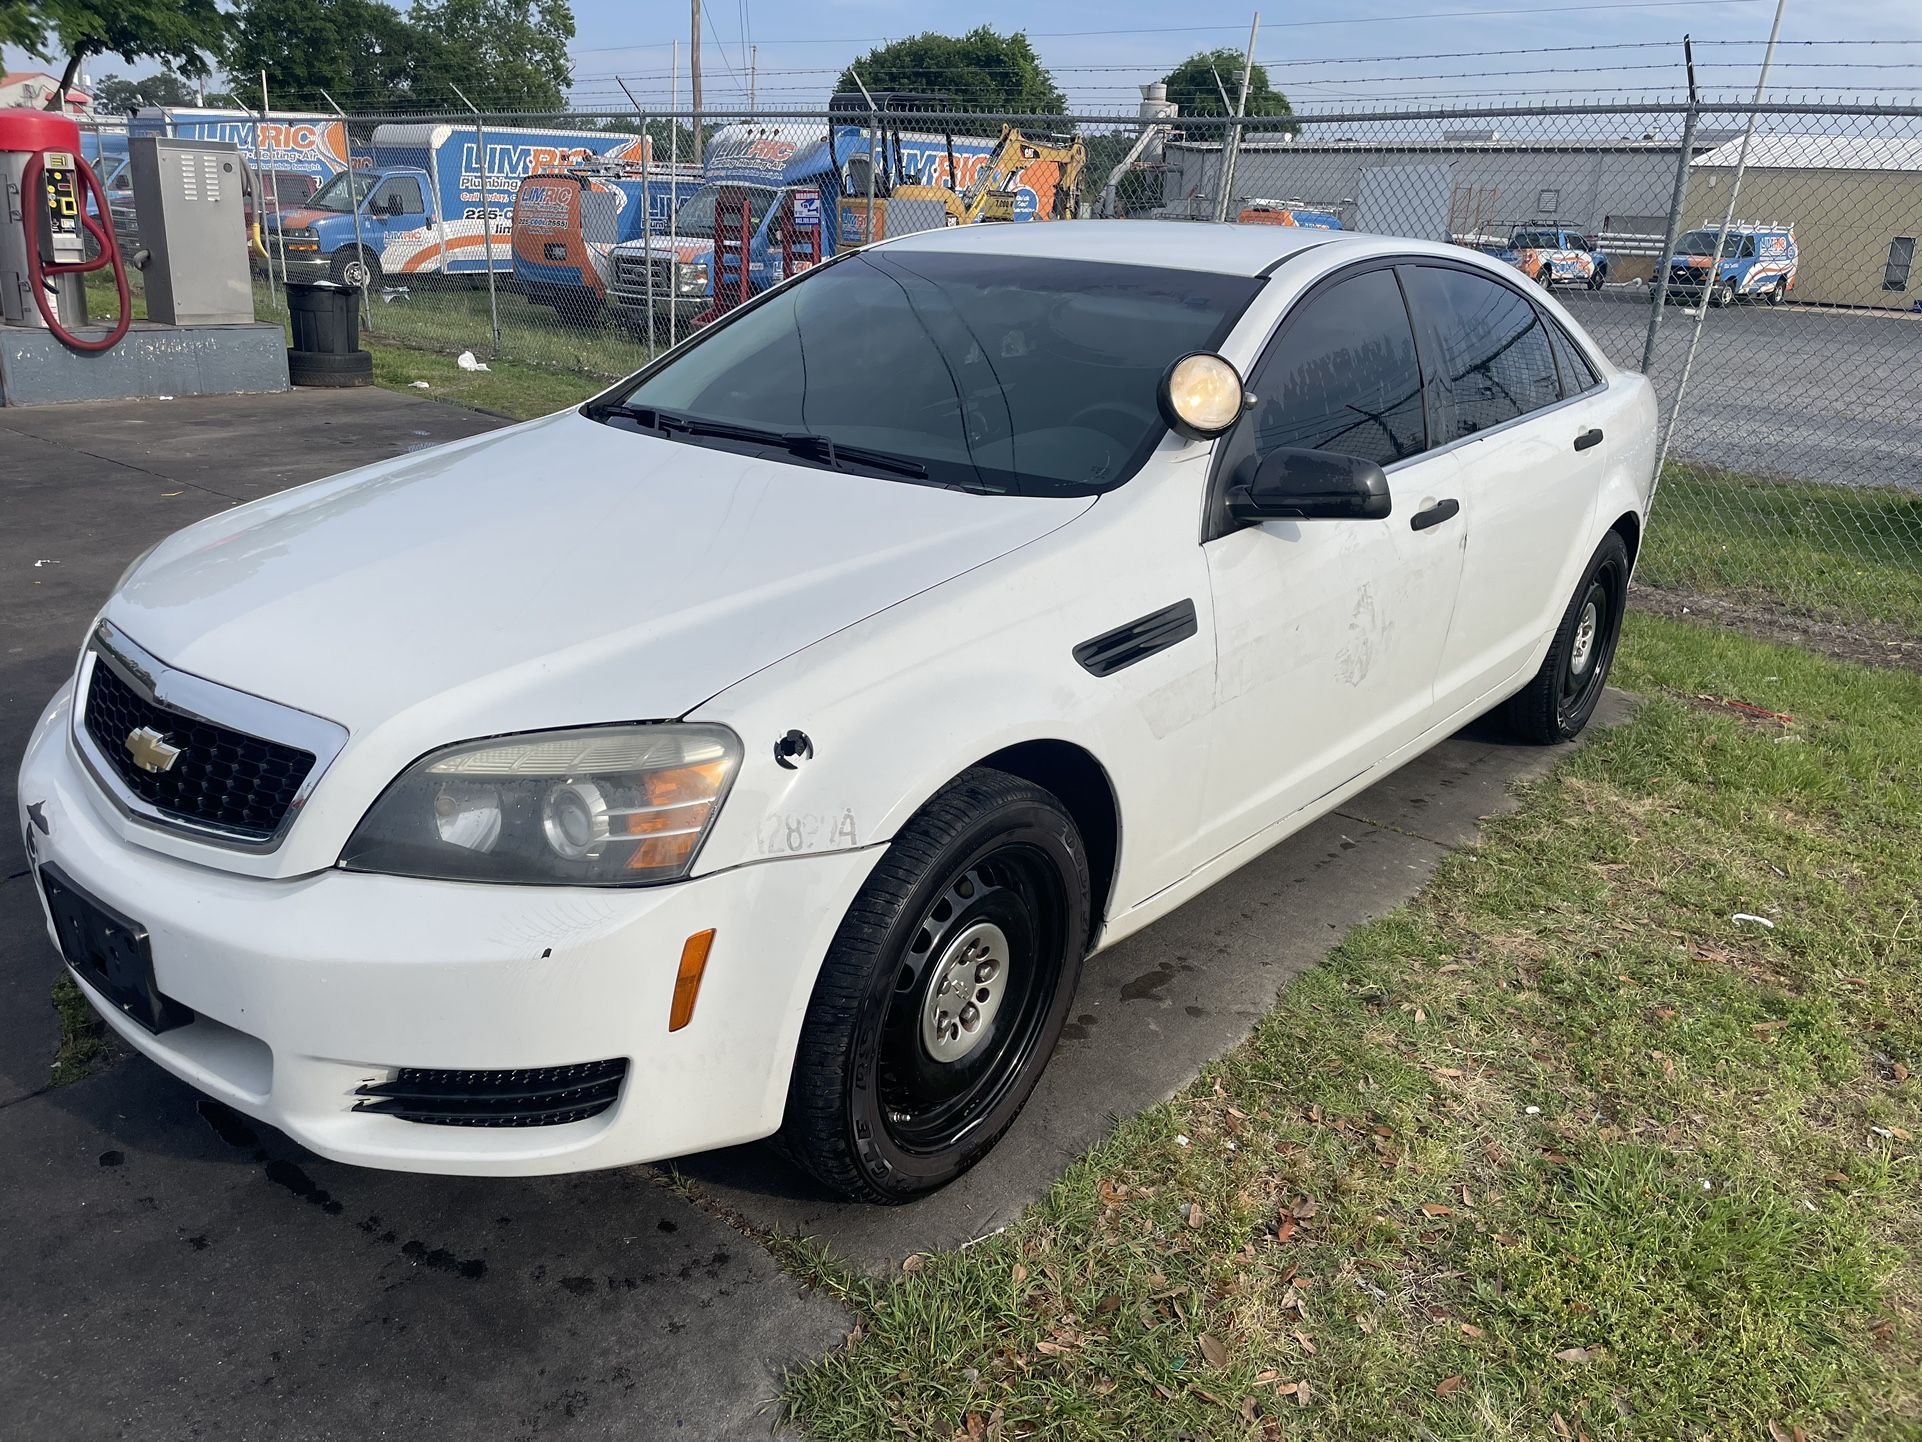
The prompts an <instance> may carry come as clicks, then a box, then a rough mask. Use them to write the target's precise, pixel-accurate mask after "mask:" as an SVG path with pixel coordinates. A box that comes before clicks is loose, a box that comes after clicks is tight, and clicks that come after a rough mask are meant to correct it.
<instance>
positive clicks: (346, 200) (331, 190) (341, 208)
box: [307, 170, 377, 215]
mask: <svg viewBox="0 0 1922 1442" xmlns="http://www.w3.org/2000/svg"><path fill="white" fill-rule="evenodd" d="M376 180H377V177H375V176H371V175H357V174H355V173H354V172H353V171H351V170H343V171H341V172H340V174H338V175H336V176H335V177H334V178H333V179H332V180H330V181H328V182H327V183H326V184H325V185H323V186H321V188H320V189H319V190H317V191H315V192H314V196H313V199H311V200H309V201H308V202H307V204H308V205H309V206H310V207H311V208H312V209H314V210H331V211H335V212H337V213H339V214H341V215H346V214H347V213H348V212H349V211H351V210H353V209H354V207H355V206H357V205H358V204H360V202H361V201H363V200H365V199H366V198H367V196H368V194H369V193H370V192H371V191H372V190H373V188H374V185H375V183H376Z"/></svg>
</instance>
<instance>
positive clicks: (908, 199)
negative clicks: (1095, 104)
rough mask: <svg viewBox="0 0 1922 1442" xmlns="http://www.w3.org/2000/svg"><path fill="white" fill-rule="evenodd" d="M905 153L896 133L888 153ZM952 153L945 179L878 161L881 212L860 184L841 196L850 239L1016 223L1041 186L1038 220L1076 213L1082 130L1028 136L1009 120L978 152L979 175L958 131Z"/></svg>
mask: <svg viewBox="0 0 1922 1442" xmlns="http://www.w3.org/2000/svg"><path fill="white" fill-rule="evenodd" d="M898 151H899V144H898V140H897V139H896V138H894V137H892V136H890V137H889V138H888V139H887V140H884V141H883V153H884V154H898ZM947 152H948V163H947V170H946V173H945V174H943V175H942V176H941V177H940V179H941V180H942V181H943V182H944V183H942V184H922V183H917V182H907V181H903V180H900V179H898V178H895V176H894V175H889V174H888V172H889V171H895V172H896V174H897V175H898V171H899V165H898V162H895V163H890V164H886V165H883V166H882V167H879V168H878V173H877V176H876V179H877V180H880V181H881V184H879V185H877V186H876V187H875V189H874V191H873V196H874V198H873V201H872V208H873V209H874V211H875V212H876V214H875V215H874V216H872V217H871V218H870V217H869V216H868V210H869V207H870V202H869V201H868V199H867V197H866V196H864V195H863V194H862V193H861V188H860V187H858V186H856V187H853V188H852V189H851V191H850V193H848V194H846V195H844V196H843V197H842V198H841V202H840V205H841V212H842V225H841V234H842V240H843V244H844V245H846V244H848V243H849V242H850V241H852V243H853V244H854V245H860V244H864V243H866V242H867V241H869V240H880V239H881V238H883V237H884V236H888V235H899V234H902V233H904V232H907V231H912V230H929V229H940V228H941V227H943V226H949V225H975V224H978V223H981V222H984V221H1011V220H1013V219H1015V212H1016V207H1017V204H1018V202H1019V200H1020V197H1021V192H1022V191H1024V190H1027V191H1032V192H1034V197H1035V213H1034V216H1033V219H1035V220H1067V219H1071V218H1073V217H1074V215H1075V214H1076V213H1077V207H1078V203H1079V187H1080V183H1081V171H1082V168H1083V167H1084V166H1085V165H1086V164H1087V160H1088V150H1087V147H1086V146H1084V145H1083V144H1082V143H1081V141H1080V140H1079V139H1078V138H1076V137H1075V136H1072V135H1067V136H1055V135H1049V136H1036V135H1025V134H1023V133H1022V132H1021V131H1019V130H1016V129H1015V128H1014V127H1013V126H1012V125H1004V126H1002V127H1001V136H1000V138H999V139H998V140H996V141H995V143H994V148H993V149H992V150H990V151H989V152H988V154H986V155H985V156H981V157H980V158H979V160H978V162H976V163H975V164H974V166H973V170H972V173H969V172H968V171H967V170H966V169H964V167H966V166H967V165H968V163H969V161H970V160H973V159H974V157H966V158H962V157H957V156H956V155H955V153H954V140H953V137H952V136H951V135H950V136H949V137H948V147H947ZM958 174H966V175H967V177H968V179H967V183H966V184H965V185H957V184H956V179H957V175H958ZM870 219H871V222H872V223H871V224H870V223H869V221H870Z"/></svg>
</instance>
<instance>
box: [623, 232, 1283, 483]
mask: <svg viewBox="0 0 1922 1442" xmlns="http://www.w3.org/2000/svg"><path fill="white" fill-rule="evenodd" d="M1261 284H1262V282H1261V281H1260V280H1259V279H1257V278H1254V277H1248V276H1226V275H1211V274H1207V273H1203V272H1197V271H1170V270H1162V269H1159V268H1155V267H1148V266H1134V265H1108V264H1097V263H1089V262H1083V261H1069V260H1058V259H1044V258H1038V257H1031V256H1007V255H968V254H963V253H951V252H944V253H933V252H925V251H920V252H917V251H912V250H902V249H885V248H884V249H879V250H874V251H865V252H856V253H853V254H850V255H847V256H844V257H842V258H841V259H839V260H836V261H834V262H832V263H831V264H829V265H825V266H822V267H821V268H820V269H818V270H817V271H815V272H814V273H813V274H811V275H809V276H807V277H805V278H803V279H802V280H800V281H798V282H796V283H795V284H793V285H791V286H788V287H786V288H784V289H782V290H779V291H776V292H774V293H773V294H771V295H770V296H768V297H767V299H765V300H763V301H761V302H759V303H758V304H756V305H754V306H752V307H750V308H749V309H746V310H743V311H741V312H740V313H738V314H737V315H736V316H735V317H734V318H733V319H732V320H730V321H728V322H727V323H725V324H723V325H721V326H718V327H716V328H715V329H714V330H712V331H710V332H708V333H707V334H706V335H705V336H704V337H702V338H700V339H698V340H696V341H695V342H693V343H692V344H691V345H690V346H689V347H688V348H687V349H685V350H683V351H682V352H681V353H680V354H678V355H676V356H674V357H673V358H671V359H670V360H668V361H667V362H666V363H665V364H663V365H662V366H660V367H659V368H657V369H655V370H654V371H652V372H651V373H648V374H646V375H645V376H644V377H643V379H642V380H641V382H640V383H639V384H638V385H637V386H635V387H634V389H633V390H632V391H631V392H629V393H628V395H627V396H626V397H625V401H626V404H628V405H630V406H641V407H650V408H653V409H656V410H659V411H666V412H672V413H674V414H677V415H681V416H689V417H697V418H700V419H704V420H712V421H723V422H728V423H731V424H734V425H737V426H751V427H754V428H756V429H757V430H763V431H779V432H783V433H797V432H805V433H808V434H812V435H818V436H825V437H827V438H829V439H831V440H833V441H834V442H836V443H837V444H838V445H841V446H848V447H855V446H859V447H863V448H866V449H869V450H876V451H884V452H886V453H888V454H889V455H890V456H893V457H898V458H902V459H906V460H911V461H914V462H916V463H919V464H920V465H922V466H925V467H926V469H927V479H928V480H929V481H931V482H933V483H935V484H948V485H957V486H963V487H966V488H968V489H979V490H989V491H997V492H1011V493H1019V494H1029V495H1035V494H1039V495H1086V494H1090V493H1092V492H1096V491H1103V490H1107V489H1110V488H1111V487H1114V486H1117V485H1120V484H1121V483H1122V482H1123V481H1125V480H1127V479H1128V477H1129V476H1131V475H1132V474H1133V473H1134V472H1135V470H1136V469H1138V468H1139V466H1140V465H1141V463H1142V461H1144V460H1145V459H1146V458H1147V455H1148V452H1149V451H1150V450H1151V449H1152V448H1153V446H1154V445H1155V443H1156V442H1158V441H1159V440H1160V439H1161V437H1162V435H1163V433H1164V426H1163V423H1162V420H1161V413H1160V407H1159V399H1158V391H1159V386H1160V381H1161V376H1162V373H1163V372H1164V371H1165V370H1166V369H1167V368H1168V366H1169V365H1170V364H1171V363H1172V362H1174V361H1175V360H1177V359H1179V358H1180V357H1182V356H1184V355H1186V354H1188V353H1189V352H1190V351H1203V350H1212V349H1214V348H1215V347H1216V346H1217V345H1219V344H1220V342H1221V340H1222V339H1223V338H1224V337H1225V336H1226V335H1227V333H1228V331H1229V329H1230V327H1232V326H1233V324H1234V322H1235V320H1236V319H1237V318H1238V317H1239V316H1240V314H1241V312H1242V310H1243V309H1244V308H1245V307H1246V306H1247V304H1248V302H1249V300H1250V299H1251V298H1252V297H1253V296H1254V294H1255V292H1256V291H1257V290H1258V289H1259V288H1260V286H1261ZM776 459H779V457H778V456H777V457H776Z"/></svg>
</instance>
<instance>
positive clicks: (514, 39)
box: [408, 0, 574, 113]
mask: <svg viewBox="0 0 1922 1442" xmlns="http://www.w3.org/2000/svg"><path fill="white" fill-rule="evenodd" d="M408 19H409V20H410V21H411V22H412V23H413V27H414V29H415V31H416V32H417V34H418V35H419V37H420V40H421V42H422V52H421V53H422V59H423V66H424V67H425V66H427V65H431V66H432V69H431V70H428V69H425V68H423V72H422V74H421V76H420V78H419V88H420V89H421V90H422V92H423V98H427V92H430V91H435V90H438V92H439V93H438V94H436V95H434V96H432V98H433V99H434V100H435V102H436V103H439V104H456V105H458V104H459V103H460V96H461V95H465V96H466V97H467V98H468V99H469V100H471V101H473V103H474V104H475V105H477V106H478V107H480V109H482V110H490V111H516V110H520V111H536V112H548V113H558V112H560V111H564V110H565V109H566V108H567V87H568V86H569V85H571V84H572V83H573V80H574V67H573V64H572V62H570V61H569V60H568V58H567V42H568V41H570V40H572V39H573V38H574V10H573V7H572V6H570V5H569V4H568V3H567V0H414V8H413V10H412V11H410V12H409V15H408ZM436 82H438V84H436ZM455 87H458V92H457V91H456V88H455ZM463 108H464V107H463Z"/></svg>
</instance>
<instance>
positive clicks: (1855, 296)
mask: <svg viewBox="0 0 1922 1442" xmlns="http://www.w3.org/2000/svg"><path fill="white" fill-rule="evenodd" d="M844 105H846V106H848V107H849V108H843V106H844ZM1165 109H1166V107H1165V106H1160V105H1156V104H1154V103H1152V102H1144V105H1143V107H1142V113H1139V114H1129V115H1111V116H1076V117H1061V116H1019V115H990V114H972V113H956V112H951V111H935V110H931V109H926V108H916V107H914V106H911V105H908V104H905V103H903V102H902V101H901V100H900V99H899V98H895V97H887V96H879V97H872V98H864V97H859V96H854V97H849V96H837V97H835V100H834V102H833V104H832V105H831V107H830V108H829V109H827V110H824V111H808V112H800V111H788V112H779V113H770V112H767V111H761V112H758V113H755V114H751V115H750V114H722V115H717V114H712V113H710V114H707V115H705V116H704V117H702V119H701V121H700V123H699V127H698V130H697V128H696V124H695V121H694V119H693V117H691V116H689V115H685V114H682V115H643V114H640V113H606V112H596V113H572V114H568V115H560V116H477V115H473V114H466V115H462V114H445V115H392V116H374V115H332V116H327V115H313V116H278V115H276V116H271V117H269V119H268V121H267V122H266V123H265V124H260V123H258V118H257V117H242V118H241V120H239V121H236V122H235V123H233V124H232V125H230V126H229V127H228V128H227V129H226V130H225V131H224V132H223V137H224V138H230V139H233V140H234V141H235V142H236V143H237V144H239V145H240V148H241V150H242V152H243V154H245V155H249V157H250V159H251V161H252V162H253V164H254V166H255V169H256V187H257V190H258V192H259V193H260V194H262V195H265V196H266V197H267V199H266V202H265V204H264V205H262V206H261V207H260V215H261V218H262V221H263V224H262V225H261V227H260V229H259V235H258V242H257V243H256V245H255V253H254V268H255V273H256V277H257V282H256V283H257V287H258V292H259V294H258V301H259V306H260V313H261V315H262V316H263V318H267V317H272V316H274V315H276V314H279V313H281V309H280V297H281V292H282V288H283V287H284V285H285V283H286V282H287V280H289V279H292V280H294V281H300V280H302V279H316V278H325V279H332V280H335V281H339V282H343V283H347V284H350V285H354V286H357V287H359V288H362V289H363V291H364V294H365V312H364V313H365V321H364V325H365V331H366V338H367V341H368V343H369V345H370V346H371V347H372V348H373V349H374V350H375V351H376V356H377V361H378V364H379V368H380V370H379V374H380V378H381V379H382V380H383V381H385V382H386V383H389V384H410V383H411V384H425V385H426V386H428V387H429V388H430V389H432V388H446V387H447V385H448V384H450V383H449V382H448V380H447V378H448V377H449V376H451V375H453V374H454V372H453V370H452V368H451V367H450V363H449V361H448V360H447V359H446V358H447V357H458V356H460V355H462V354H464V353H465V354H468V355H470V356H471V364H474V365H486V366H489V367H491V368H492V373H493V377H494V385H495V392H494V394H495V395H497V396H500V395H504V396H508V397H509V398H510V399H509V400H508V401H507V402H505V403H504V404H505V408H507V409H510V410H534V409H543V408H552V407H554V406H558V405H561V404H565V403H566V402H567V401H568V400H569V399H570V398H571V397H572V396H574V395H586V394H589V393H591V392H592V391H594V390H597V389H599V388H601V387H602V386H603V385H605V384H606V383H607V382H609V381H612V380H614V379H617V378H619V377H620V376H623V375H625V374H628V373H629V372H631V371H633V370H634V369H636V368H637V367H638V366H640V365H641V364H643V363H644V362H645V361H646V360H647V359H648V357H649V356H651V355H652V354H654V353H656V352H657V351H658V350H659V349H661V348H662V347H664V346H667V345H671V344H673V343H674V342H675V341H677V340H678V339H680V338H681V337H683V336H685V335H686V334H688V333H689V332H690V330H692V329H694V328H697V327H699V326H701V325H704V324H706V323H708V322H709V321H711V320H712V319H714V318H715V317H716V316H718V315H720V314H723V313H724V312H725V311H726V310H727V309H729V308H731V307H732V306H733V305H736V304H739V303H740V302H741V301H742V300H744V299H745V298H747V297H748V296H750V295H752V294H753V293H755V292H756V291H758V290H760V289H763V288H765V287H766V286H767V285H770V284H772V283H774V282H775V281H777V280H779V279H780V278H782V277H783V276H786V275H789V274H792V273H794V272H795V271H796V270H799V269H802V268H805V267H806V266H808V265H812V264H814V263H817V262H818V261H820V260H821V259H824V258H826V257H827V256H830V255H832V254H834V253H835V252H836V251H838V250H842V249H846V248H848V247H850V246H853V245H859V244H863V243H865V242H866V241H868V240H871V239H879V238H883V237H885V236H888V235H896V234H900V233H903V232H905V231H910V230H920V229H926V228H930V227H936V226H945V225H955V224H973V223H983V222H989V221H1008V222H1013V223H1017V224H1022V223H1075V224H1098V223H1101V222H1102V221H1104V220H1106V219H1110V218H1152V219H1156V220H1163V221H1167V222H1170V223H1179V222H1184V221H1188V222H1193V221H1227V222H1229V223H1235V224H1242V225H1282V226H1291V225H1292V226H1311V227H1312V226H1319V227H1327V228H1339V229H1343V230H1349V231H1361V232H1369V233H1375V234H1388V235H1400V236H1413V237H1418V238H1422V239H1426V240H1435V241H1445V242H1452V243H1454V244H1457V245H1461V246H1464V247H1469V248H1472V249H1477V250H1481V251H1485V252H1487V253H1489V254H1491V255H1494V256H1496V257H1497V258H1499V259H1500V260H1502V261H1503V262H1505V263H1506V264H1508V265H1511V266H1513V267H1514V268H1515V271H1516V273H1517V276H1518V277H1519V278H1523V279H1526V280H1527V281H1529V282H1530V283H1533V284H1537V285H1541V286H1543V287H1546V288H1550V289H1552V291H1553V293H1554V295H1555V296H1556V298H1557V299H1558V300H1560V301H1561V302H1562V303H1563V304H1564V305H1565V306H1566V307H1567V308H1568V309H1569V311H1570V312H1571V313H1572V314H1573V315H1574V317H1575V318H1576V319H1577V320H1578V321H1579V322H1580V323H1581V325H1582V326H1583V327H1584V328H1585V329H1586V330H1587V331H1588V333H1589V335H1590V336H1591V337H1593V338H1594V340H1595V341H1596V343H1597V344H1598V345H1599V346H1600V347H1601V348H1602V349H1603V351H1604V352H1605V353H1606V354H1607V355H1608V356H1609V357H1610V359H1612V360H1613V361H1614V362H1615V363H1616V364H1617V365H1619V366H1622V367H1624V368H1627V369H1636V370H1642V371H1645V372H1646V373H1647V374H1648V375H1649V377H1650V379H1651V380H1652V381H1653V382H1654V384H1655V387H1656V390H1657V393H1658V395H1659V396H1660V398H1661V401H1662V414H1663V420H1664V426H1665V431H1666V442H1667V444H1666V451H1665V465H1664V469H1663V474H1662V483H1661V488H1660V492H1659V495H1658V499H1657V503H1656V514H1655V519H1654V523H1653V526H1652V528H1651V533H1650V540H1649V545H1648V548H1647V551H1646V553H1645V556H1644V558H1643V561H1642V564H1641V568H1640V572H1639V576H1638V583H1639V584H1640V585H1642V586H1644V587H1647V588H1653V589H1656V590H1660V591H1666V592H1669V593H1672V594H1673V596H1675V597H1679V598H1680V599H1682V600H1687V599H1689V598H1692V597H1714V598H1720V599H1721V600H1724V601H1731V602H1735V603H1738V604H1740V605H1743V606H1746V607H1752V608H1757V609H1760V610H1764V611H1767V612H1772V613H1777V614H1783V615H1789V616H1793V617H1799V618H1807V619H1810V620H1814V621H1817V622H1827V623H1834V624H1836V625H1839V626H1843V627H1847V628H1852V629H1855V630H1859V631H1861V632H1862V633H1864V634H1867V635H1889V636H1895V637H1900V638H1909V639H1914V638H1922V267H1918V266H1917V265H1916V264H1915V260H1916V257H1915V249H1916V244H1917V237H1918V236H1922V108H1915V107H1890V106H1863V105H1853V106H1848V105H1825V104H1800V103H1790V102H1778V103H1769V104H1763V105H1751V104H1748V103H1732V102H1724V101H1704V102H1700V103H1690V102H1685V101H1678V102H1674V103H1662V104H1653V103H1647V102H1632V103H1623V104H1618V105H1608V106H1581V107H1578V106H1555V107H1534V108H1512V107H1511V108H1500V109H1487V108H1484V109H1459V108H1455V109H1443V108H1426V109H1412V108H1409V109H1400V110H1394V111H1387V110H1368V111H1358V110H1350V111H1343V112H1339V113H1302V114H1297V115H1295V116H1293V117H1290V118H1288V119H1287V120H1286V121H1278V120H1275V119H1263V120H1259V121H1249V122H1247V123H1246V124H1245V125H1237V124H1236V123H1233V122H1224V121H1222V120H1220V119H1190V118H1185V117H1181V116H1170V115H1166V114H1163V113H1162V112H1163V111H1165ZM150 123H151V122H150ZM164 123H165V124H166V125H167V127H168V128H171V129H174V130H175V131H176V133H180V134H193V133H197V132H196V131H195V130H193V129H192V125H194V124H197V123H199V122H190V121H189V120H187V119H186V118H183V117H181V116H174V117H169V118H168V119H167V120H166V121H165V122H164ZM250 126H251V128H250ZM135 128H136V129H138V128H139V122H136V125H135ZM296 142H300V143H299V144H297V143H296ZM303 144H304V145H305V147H306V148H305V149H304V150H303V149H302V145H303ZM126 223H127V224H128V225H132V224H133V218H132V217H131V216H129V217H127V218H126ZM416 372H418V375H415V373H416ZM468 374H469V375H472V374H476V373H474V372H468ZM410 378H411V379H410Z"/></svg>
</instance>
